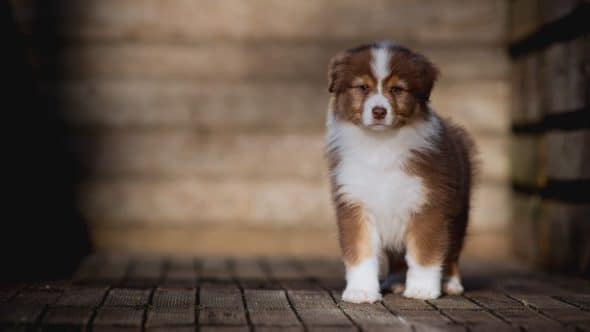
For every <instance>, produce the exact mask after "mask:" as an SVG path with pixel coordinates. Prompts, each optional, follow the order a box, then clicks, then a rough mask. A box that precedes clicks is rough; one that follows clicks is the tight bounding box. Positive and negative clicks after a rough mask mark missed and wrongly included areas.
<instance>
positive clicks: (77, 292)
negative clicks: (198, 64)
mask: <svg viewBox="0 0 590 332" xmlns="http://www.w3.org/2000/svg"><path fill="white" fill-rule="evenodd" d="M107 291H108V288H107V287H72V288H68V289H66V290H65V291H64V293H63V295H62V296H61V297H60V298H59V299H58V300H57V302H56V305H61V306H78V307H98V305H99V304H100V303H101V302H102V301H103V299H104V298H105V294H106V293H107Z"/></svg>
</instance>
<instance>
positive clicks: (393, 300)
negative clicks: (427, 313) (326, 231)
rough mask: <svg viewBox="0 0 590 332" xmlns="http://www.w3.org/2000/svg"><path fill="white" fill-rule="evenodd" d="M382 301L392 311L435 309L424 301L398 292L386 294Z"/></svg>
mask: <svg viewBox="0 0 590 332" xmlns="http://www.w3.org/2000/svg"><path fill="white" fill-rule="evenodd" d="M383 303H384V304H385V306H387V307H388V308H389V310H392V311H399V310H404V311H405V310H435V309H434V308H433V307H432V306H431V305H430V304H428V303H427V302H426V301H421V300H414V299H408V298H405V297H403V296H401V295H398V294H387V295H385V296H384V297H383Z"/></svg>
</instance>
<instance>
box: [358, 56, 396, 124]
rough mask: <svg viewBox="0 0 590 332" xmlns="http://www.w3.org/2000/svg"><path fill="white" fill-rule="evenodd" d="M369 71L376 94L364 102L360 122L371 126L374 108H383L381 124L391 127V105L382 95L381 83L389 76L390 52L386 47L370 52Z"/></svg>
mask: <svg viewBox="0 0 590 332" xmlns="http://www.w3.org/2000/svg"><path fill="white" fill-rule="evenodd" d="M371 58H372V59H371V71H372V72H373V76H375V79H376V80H377V93H375V94H373V95H371V96H370V97H369V98H367V100H366V101H365V104H364V106H363V114H362V120H363V124H365V125H371V124H373V123H374V119H373V114H372V110H373V108H375V107H383V108H384V109H385V110H386V111H387V113H386V115H385V119H383V121H382V124H384V125H387V126H389V125H391V124H392V123H393V110H392V109H391V104H390V103H389V100H388V99H387V97H385V95H383V81H384V80H385V78H386V77H387V76H389V72H390V70H389V62H390V58H391V56H390V52H389V49H388V48H387V47H376V48H373V49H372V50H371Z"/></svg>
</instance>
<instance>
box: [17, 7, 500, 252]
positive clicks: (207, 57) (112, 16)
mask: <svg viewBox="0 0 590 332" xmlns="http://www.w3.org/2000/svg"><path fill="white" fill-rule="evenodd" d="M13 3H14V4H15V6H16V7H15V8H16V12H15V13H16V15H17V17H18V19H19V21H20V22H21V25H22V27H23V31H24V32H25V33H26V35H27V36H29V37H34V36H36V35H37V36H38V35H41V36H42V35H43V34H46V33H47V31H43V30H39V29H35V25H34V24H31V23H32V22H33V23H34V22H35V20H38V18H39V17H42V18H44V19H45V20H49V21H50V22H54V23H55V29H54V30H52V31H51V32H52V33H54V34H55V36H52V38H54V39H55V40H56V43H57V44H58V46H59V50H58V52H57V53H56V54H55V56H49V55H48V54H46V53H44V52H43V51H42V50H39V49H35V45H33V47H32V48H31V53H32V59H33V63H35V64H36V66H37V67H38V68H41V69H42V68H51V70H50V72H52V73H54V75H48V76H49V77H43V80H42V87H43V89H44V91H45V92H47V93H48V94H49V95H53V96H58V97H59V99H60V101H61V102H62V103H63V106H64V114H65V116H66V119H67V121H68V123H69V124H70V125H71V127H72V128H73V130H74V132H75V138H76V139H75V142H76V144H75V145H76V147H77V149H78V151H79V153H80V154H81V155H82V156H83V159H82V160H83V161H84V167H85V170H86V171H87V173H88V176H87V177H85V178H83V179H82V180H81V183H80V208H81V210H82V212H83V214H84V216H85V217H86V218H87V220H88V221H89V223H90V225H91V231H92V236H93V239H94V242H95V245H96V246H97V247H98V248H103V249H104V248H106V249H125V250H152V251H161V252H199V253H202V254H206V253H218V254H226V253H229V254H309V255H333V254H337V251H338V250H337V242H336V234H335V231H334V221H333V212H332V208H331V206H330V198H329V190H328V183H327V179H326V171H325V163H324V160H323V152H322V144H323V133H324V117H325V109H326V106H327V99H328V93H327V86H326V66H327V63H328V60H329V58H330V57H331V56H332V55H334V54H335V53H336V52H337V51H339V50H341V49H344V48H348V47H351V46H355V45H357V44H359V43H364V42H368V41H373V40H380V39H392V40H395V41H397V42H400V43H405V44H407V45H409V46H411V47H415V48H416V49H418V50H420V51H422V52H424V53H425V54H427V55H428V56H429V57H431V58H432V59H433V60H434V62H435V63H436V64H437V65H438V66H439V67H440V69H441V71H442V78H441V80H440V82H439V84H438V85H437V86H436V87H435V89H434V93H433V97H432V105H433V107H434V108H435V109H437V110H439V111H440V112H441V113H442V114H444V115H448V116H452V117H454V118H455V119H456V121H457V122H459V123H462V124H464V125H465V126H466V127H467V128H468V129H469V130H470V131H471V132H472V133H473V134H474V135H475V137H476V140H477V143H478V144H479V146H480V150H481V159H482V160H483V172H482V173H483V174H482V177H481V179H480V184H479V186H478V189H477V192H476V196H475V201H474V210H473V223H472V227H471V230H470V238H469V239H470V242H469V243H472V244H475V245H474V246H473V247H472V248H471V249H470V250H469V251H470V252H471V253H479V254H483V255H487V256H502V255H505V254H507V253H508V252H509V251H508V249H507V247H506V238H507V236H506V234H507V225H508V219H509V209H508V208H507V206H508V205H509V203H508V199H509V187H508V153H507V151H508V129H509V116H508V101H509V98H508V92H509V84H508V72H509V71H508V61H507V57H506V55H505V48H504V42H505V30H506V24H505V21H506V12H507V8H506V5H505V3H504V2H503V1H493V0H490V1H461V0H443V1H436V2H433V1H414V0H390V1H385V0H368V1H363V2H362V4H361V3H360V2H358V1H352V0H343V1H341V0H339V1H335V0H317V1H278V0H253V1H239V0H199V1H195V0H143V1H135V0H85V1H74V0H70V1H66V0H61V1H53V2H52V3H54V4H55V6H54V8H51V9H50V10H47V8H45V9H44V10H42V11H41V12H39V11H38V10H36V8H35V5H34V3H44V2H43V1H37V2H35V1H33V0H28V1H27V0H13ZM44 6H45V7H47V6H51V5H48V4H47V3H45V4H44ZM33 39H34V38H33Z"/></svg>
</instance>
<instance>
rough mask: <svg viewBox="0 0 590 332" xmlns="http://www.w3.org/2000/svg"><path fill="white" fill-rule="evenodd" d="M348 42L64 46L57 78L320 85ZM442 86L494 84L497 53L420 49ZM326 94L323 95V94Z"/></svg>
mask: <svg viewBox="0 0 590 332" xmlns="http://www.w3.org/2000/svg"><path fill="white" fill-rule="evenodd" d="M350 47H351V44H350V42H338V43H328V44H317V43H274V42H264V43H231V42H218V43H212V44H196V45H193V44H161V43H156V44H153V43H139V44H136V43H123V44H121V43H107V44H98V43H97V44H82V45H72V46H68V48H66V49H65V50H63V51H62V52H61V53H60V56H59V58H58V59H55V60H53V61H52V59H44V60H45V61H46V63H44V65H47V66H58V69H59V73H60V75H61V77H58V78H62V79H63V78H68V79H77V80H87V79H91V80H97V79H105V80H117V79H119V80H154V81H172V80H180V81H206V82H219V81H222V82H223V81H229V82H239V81H303V82H311V83H325V82H326V72H327V65H328V62H329V60H330V58H331V57H333V56H334V55H335V54H336V53H338V52H340V51H341V50H343V49H347V48H350ZM417 51H419V52H422V53H424V54H427V55H428V57H429V58H430V59H431V60H432V61H433V62H434V63H435V64H436V65H437V67H439V68H440V69H441V71H442V73H443V76H442V79H443V80H444V81H451V82H452V81H456V80H465V79H476V80H487V79H490V80H497V79H504V78H506V76H507V69H508V64H507V61H506V58H505V57H504V54H503V52H502V51H503V50H502V49H501V48H500V47H474V46H462V47H457V48H455V49H452V50H451V49H449V48H448V47H445V46H442V47H436V46H435V47H420V46H418V48H417ZM323 92H325V90H323Z"/></svg>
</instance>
